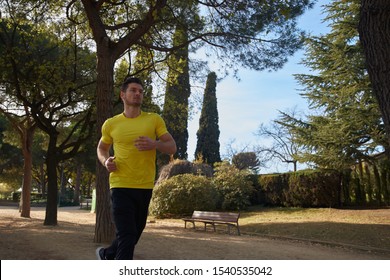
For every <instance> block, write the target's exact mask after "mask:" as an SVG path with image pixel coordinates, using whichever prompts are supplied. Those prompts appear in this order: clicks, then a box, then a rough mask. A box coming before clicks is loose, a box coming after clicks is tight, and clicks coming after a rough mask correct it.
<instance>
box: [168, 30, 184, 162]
mask: <svg viewBox="0 0 390 280" xmlns="http://www.w3.org/2000/svg"><path fill="white" fill-rule="evenodd" d="M187 40H188V34H187V31H186V29H185V28H183V26H178V27H177V28H176V31H175V33H174V35H173V41H174V44H175V45H180V44H181V43H183V42H186V41H187ZM168 63H169V71H168V81H167V85H166V92H165V100H164V108H163V118H164V119H165V122H166V125H167V128H168V131H169V132H170V133H171V134H172V136H173V138H174V139H175V141H176V146H177V152H176V154H175V155H174V156H175V157H176V158H179V159H187V156H188V155H187V142H188V129H187V126H188V99H189V97H190V94H191V87H190V76H189V65H188V46H185V47H183V48H181V49H179V50H177V51H175V52H174V53H173V54H172V55H171V57H170V59H169V62H168Z"/></svg>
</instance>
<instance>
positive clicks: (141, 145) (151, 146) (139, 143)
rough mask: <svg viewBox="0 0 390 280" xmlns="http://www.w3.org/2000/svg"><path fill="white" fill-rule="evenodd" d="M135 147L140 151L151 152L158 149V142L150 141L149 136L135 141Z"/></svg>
mask: <svg viewBox="0 0 390 280" xmlns="http://www.w3.org/2000/svg"><path fill="white" fill-rule="evenodd" d="M134 146H135V147H136V148H137V149H138V151H150V150H155V149H156V140H153V139H150V138H149V137H147V136H140V137H138V139H137V140H135V141H134Z"/></svg>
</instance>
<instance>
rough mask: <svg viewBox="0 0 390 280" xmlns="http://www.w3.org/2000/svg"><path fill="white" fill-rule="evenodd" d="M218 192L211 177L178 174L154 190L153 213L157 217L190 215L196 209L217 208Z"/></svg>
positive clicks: (208, 209)
mask: <svg viewBox="0 0 390 280" xmlns="http://www.w3.org/2000/svg"><path fill="white" fill-rule="evenodd" d="M217 201H218V193H217V191H216V190H215V188H214V186H213V183H212V181H211V180H210V179H207V178H206V177H203V176H197V175H192V174H182V175H177V176H174V177H172V178H169V179H167V180H164V181H163V182H162V183H161V184H159V185H157V186H156V187H155V189H154V191H153V197H152V202H151V214H152V215H155V216H157V217H167V216H170V215H175V216H178V215H189V214H192V212H193V211H194V210H204V211H212V210H215V209H216V205H217Z"/></svg>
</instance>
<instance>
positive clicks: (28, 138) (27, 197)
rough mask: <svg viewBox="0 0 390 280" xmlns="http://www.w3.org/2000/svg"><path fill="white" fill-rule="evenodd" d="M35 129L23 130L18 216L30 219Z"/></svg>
mask: <svg viewBox="0 0 390 280" xmlns="http://www.w3.org/2000/svg"><path fill="white" fill-rule="evenodd" d="M34 130H35V127H30V128H27V129H24V132H23V147H22V149H23V157H24V164H23V172H24V174H23V186H22V197H21V201H22V205H21V213H20V216H21V217H24V218H30V209H31V181H32V142H33V137H34Z"/></svg>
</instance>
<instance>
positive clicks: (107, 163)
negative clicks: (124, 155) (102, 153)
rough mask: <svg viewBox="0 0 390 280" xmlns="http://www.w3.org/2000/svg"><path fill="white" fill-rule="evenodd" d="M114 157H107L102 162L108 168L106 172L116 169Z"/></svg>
mask: <svg viewBox="0 0 390 280" xmlns="http://www.w3.org/2000/svg"><path fill="white" fill-rule="evenodd" d="M114 159H115V157H109V158H107V159H106V161H105V162H104V166H105V167H106V169H107V170H108V172H113V171H115V170H116V163H115V161H114Z"/></svg>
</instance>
